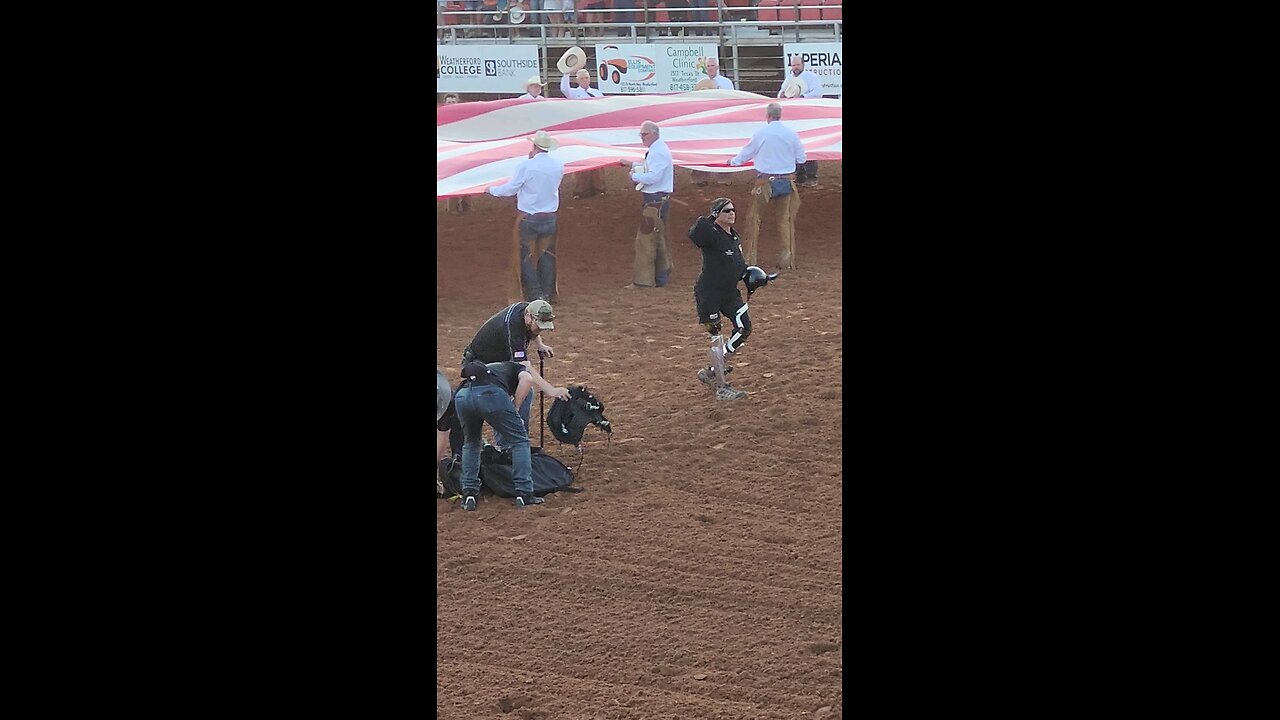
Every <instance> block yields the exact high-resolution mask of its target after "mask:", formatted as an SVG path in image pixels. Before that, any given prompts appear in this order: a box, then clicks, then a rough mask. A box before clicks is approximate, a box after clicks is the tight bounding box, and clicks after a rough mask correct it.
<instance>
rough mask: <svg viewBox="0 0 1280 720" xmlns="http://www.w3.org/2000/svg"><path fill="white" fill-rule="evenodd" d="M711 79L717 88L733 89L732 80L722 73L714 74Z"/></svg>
mask: <svg viewBox="0 0 1280 720" xmlns="http://www.w3.org/2000/svg"><path fill="white" fill-rule="evenodd" d="M711 81H712V82H714V83H715V84H716V89H717V90H732V89H733V81H732V80H730V79H729V78H727V77H725V76H723V75H716V76H715V77H713V78H711Z"/></svg>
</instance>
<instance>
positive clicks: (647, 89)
mask: <svg viewBox="0 0 1280 720" xmlns="http://www.w3.org/2000/svg"><path fill="white" fill-rule="evenodd" d="M709 57H716V46H715V45H596V65H595V70H596V73H598V74H599V77H600V83H599V88H600V92H602V93H604V94H605V95H639V94H642V93H673V92H688V91H690V90H693V86H694V85H695V84H697V82H698V81H699V80H701V79H702V78H704V77H706V76H707V73H706V63H707V58H709ZM596 73H592V74H593V75H594V74H596Z"/></svg>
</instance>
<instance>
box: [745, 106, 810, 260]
mask: <svg viewBox="0 0 1280 720" xmlns="http://www.w3.org/2000/svg"><path fill="white" fill-rule="evenodd" d="M781 120H782V106H781V105H779V104H778V103H769V107H767V108H765V126H764V127H762V128H760V129H759V130H757V131H755V133H754V134H753V135H752V136H751V142H749V143H747V146H746V147H744V148H742V150H741V151H739V152H738V154H737V155H735V156H733V158H732V159H730V160H729V164H730V165H732V166H734V167H737V166H739V165H742V164H744V163H746V162H747V161H749V160H751V159H753V158H754V159H755V167H756V186H755V188H754V189H753V190H752V191H751V209H750V211H749V212H748V215H747V221H746V223H747V224H746V228H745V229H746V232H744V233H743V240H744V242H743V254H744V255H745V256H746V258H747V264H748V265H756V264H757V263H756V246H757V244H758V242H757V241H758V240H759V238H760V220H761V218H762V216H763V215H764V213H766V212H772V213H773V214H774V217H775V218H776V219H777V221H778V242H779V245H780V246H781V253H780V261H779V263H778V266H779V267H781V268H783V269H784V270H794V269H795V267H796V214H797V213H798V212H799V211H800V191H799V189H798V188H797V187H796V184H795V181H794V179H793V178H792V174H793V173H795V171H796V166H797V165H801V164H803V163H804V161H805V154H804V145H803V144H801V142H800V136H799V135H797V134H796V132H795V130H792V129H791V128H789V127H787V126H786V125H783V124H782V123H781V122H780V121H781Z"/></svg>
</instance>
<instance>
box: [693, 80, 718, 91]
mask: <svg viewBox="0 0 1280 720" xmlns="http://www.w3.org/2000/svg"><path fill="white" fill-rule="evenodd" d="M693 89H694V90H715V89H716V81H715V80H712V79H711V78H709V77H705V78H702V79H701V80H699V81H698V84H697V85H694V86H693Z"/></svg>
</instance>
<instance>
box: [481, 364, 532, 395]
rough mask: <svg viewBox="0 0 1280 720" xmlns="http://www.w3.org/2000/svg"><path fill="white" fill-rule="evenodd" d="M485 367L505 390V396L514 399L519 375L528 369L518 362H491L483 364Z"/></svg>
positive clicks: (518, 384)
mask: <svg viewBox="0 0 1280 720" xmlns="http://www.w3.org/2000/svg"><path fill="white" fill-rule="evenodd" d="M485 367H487V368H489V372H491V373H493V377H494V378H497V380H498V382H499V383H501V385H502V387H504V388H506V390H507V394H508V395H510V396H512V397H515V394H516V388H517V387H519V386H520V373H522V372H524V371H525V370H528V369H529V368H527V367H525V366H524V365H521V364H520V363H518V362H510V361H508V362H491V363H485Z"/></svg>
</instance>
